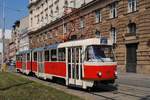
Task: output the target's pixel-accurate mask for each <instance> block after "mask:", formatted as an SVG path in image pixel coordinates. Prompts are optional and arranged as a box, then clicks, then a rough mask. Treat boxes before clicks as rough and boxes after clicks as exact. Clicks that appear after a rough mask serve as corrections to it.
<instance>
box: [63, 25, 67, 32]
mask: <svg viewBox="0 0 150 100" xmlns="http://www.w3.org/2000/svg"><path fill="white" fill-rule="evenodd" d="M63 33H67V24H64V25H63Z"/></svg>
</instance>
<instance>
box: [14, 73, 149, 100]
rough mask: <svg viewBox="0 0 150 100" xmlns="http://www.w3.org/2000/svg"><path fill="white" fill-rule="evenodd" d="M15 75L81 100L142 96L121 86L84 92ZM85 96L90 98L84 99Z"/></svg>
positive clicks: (106, 99) (104, 87)
mask: <svg viewBox="0 0 150 100" xmlns="http://www.w3.org/2000/svg"><path fill="white" fill-rule="evenodd" d="M15 74H17V75H21V76H22V77H24V78H28V79H30V80H32V81H35V82H38V83H42V84H43V85H47V86H51V87H54V88H56V89H59V90H62V91H64V92H66V93H70V94H73V95H77V96H79V97H81V98H83V99H86V100H91V99H93V98H94V99H93V100H120V99H117V98H118V97H120V96H121V97H124V96H126V97H134V98H138V100H143V99H142V98H143V96H142V95H137V94H134V92H132V91H131V90H132V88H130V87H129V88H126V86H122V85H121V86H119V87H120V88H121V89H120V88H119V89H116V90H115V89H114V87H113V86H112V85H109V86H107V85H104V86H101V87H99V88H98V90H97V91H96V92H95V91H94V90H92V91H85V90H82V89H73V88H67V87H66V86H62V85H60V84H56V83H53V82H49V81H43V80H40V79H37V78H35V77H28V76H25V75H22V74H18V73H15ZM112 88H113V89H112ZM136 90H138V92H145V93H148V92H149V91H144V90H141V89H137V88H136V89H133V91H136ZM70 91H71V92H70ZM136 92H137V91H136ZM149 93H150V92H149ZM82 94H84V95H82ZM85 96H87V97H90V98H85ZM95 98H96V99H95ZM146 100H150V99H146Z"/></svg>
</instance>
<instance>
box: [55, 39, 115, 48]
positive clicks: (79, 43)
mask: <svg viewBox="0 0 150 100" xmlns="http://www.w3.org/2000/svg"><path fill="white" fill-rule="evenodd" d="M88 45H112V42H111V40H109V39H108V40H107V44H104V43H101V38H90V39H84V40H75V41H69V42H64V43H60V44H59V45H58V48H63V47H75V46H88Z"/></svg>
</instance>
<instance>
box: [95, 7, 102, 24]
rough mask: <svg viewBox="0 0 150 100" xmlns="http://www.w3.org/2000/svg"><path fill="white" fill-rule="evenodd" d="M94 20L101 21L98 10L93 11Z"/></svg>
mask: <svg viewBox="0 0 150 100" xmlns="http://www.w3.org/2000/svg"><path fill="white" fill-rule="evenodd" d="M95 15H96V16H95V22H96V23H99V22H101V13H100V11H98V10H97V11H95Z"/></svg>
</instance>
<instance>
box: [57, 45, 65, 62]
mask: <svg viewBox="0 0 150 100" xmlns="http://www.w3.org/2000/svg"><path fill="white" fill-rule="evenodd" d="M65 58H66V57H65V48H61V49H58V61H65Z"/></svg>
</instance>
